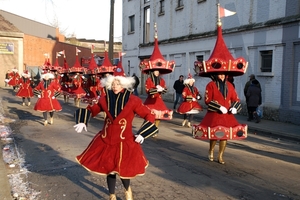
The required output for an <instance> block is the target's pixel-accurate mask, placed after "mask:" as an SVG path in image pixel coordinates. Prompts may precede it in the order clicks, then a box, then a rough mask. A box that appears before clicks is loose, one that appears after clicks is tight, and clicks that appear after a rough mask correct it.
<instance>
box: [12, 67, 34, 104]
mask: <svg viewBox="0 0 300 200" xmlns="http://www.w3.org/2000/svg"><path fill="white" fill-rule="evenodd" d="M31 84H32V80H31V78H30V73H29V72H28V70H25V71H24V72H23V74H22V78H20V79H19V81H18V83H17V85H19V91H18V92H17V94H16V96H17V97H20V98H22V102H23V103H22V105H23V106H25V98H27V101H28V104H27V105H28V106H30V98H31V97H33V90H32V87H31Z"/></svg>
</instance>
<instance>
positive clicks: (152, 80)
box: [144, 72, 173, 119]
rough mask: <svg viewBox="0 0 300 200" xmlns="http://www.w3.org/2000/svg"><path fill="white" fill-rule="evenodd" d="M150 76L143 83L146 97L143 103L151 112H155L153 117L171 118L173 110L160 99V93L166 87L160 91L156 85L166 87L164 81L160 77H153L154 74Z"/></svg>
mask: <svg viewBox="0 0 300 200" xmlns="http://www.w3.org/2000/svg"><path fill="white" fill-rule="evenodd" d="M150 73H151V72H150ZM151 74H152V73H151ZM151 76H152V77H149V78H148V79H147V80H146V83H145V88H146V92H147V94H148V97H147V98H146V100H145V102H144V104H145V105H146V106H147V107H149V108H150V109H151V110H152V112H153V113H155V119H172V114H173V111H172V110H170V109H168V108H167V106H166V104H165V102H164V101H163V99H162V94H163V93H165V92H166V89H164V90H163V91H160V92H158V91H157V85H159V86H161V87H162V88H166V83H165V81H164V79H163V78H161V77H154V75H151Z"/></svg>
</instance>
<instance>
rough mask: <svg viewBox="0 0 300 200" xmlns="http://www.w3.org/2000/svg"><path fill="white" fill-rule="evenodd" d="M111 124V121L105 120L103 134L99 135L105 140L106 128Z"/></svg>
mask: <svg viewBox="0 0 300 200" xmlns="http://www.w3.org/2000/svg"><path fill="white" fill-rule="evenodd" d="M110 124H111V121H110V119H109V118H107V119H106V123H105V127H104V134H102V135H101V137H102V138H106V136H107V131H106V130H107V127H108V126H109V125H110Z"/></svg>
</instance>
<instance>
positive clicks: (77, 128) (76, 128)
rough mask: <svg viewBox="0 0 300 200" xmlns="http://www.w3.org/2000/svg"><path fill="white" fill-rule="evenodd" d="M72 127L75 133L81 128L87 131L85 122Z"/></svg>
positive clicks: (79, 131)
mask: <svg viewBox="0 0 300 200" xmlns="http://www.w3.org/2000/svg"><path fill="white" fill-rule="evenodd" d="M73 127H74V128H75V131H76V132H77V133H81V132H82V130H83V129H84V130H85V131H87V129H86V125H85V123H79V124H76V125H75V126H73Z"/></svg>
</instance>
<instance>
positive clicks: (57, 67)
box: [50, 52, 62, 71]
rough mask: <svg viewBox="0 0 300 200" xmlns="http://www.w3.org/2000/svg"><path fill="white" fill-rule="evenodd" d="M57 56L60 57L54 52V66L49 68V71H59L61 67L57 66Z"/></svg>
mask: <svg viewBox="0 0 300 200" xmlns="http://www.w3.org/2000/svg"><path fill="white" fill-rule="evenodd" d="M58 56H60V54H58V52H56V58H55V63H54V65H52V66H51V68H50V70H51V71H61V68H62V67H61V66H59V63H58Z"/></svg>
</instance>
